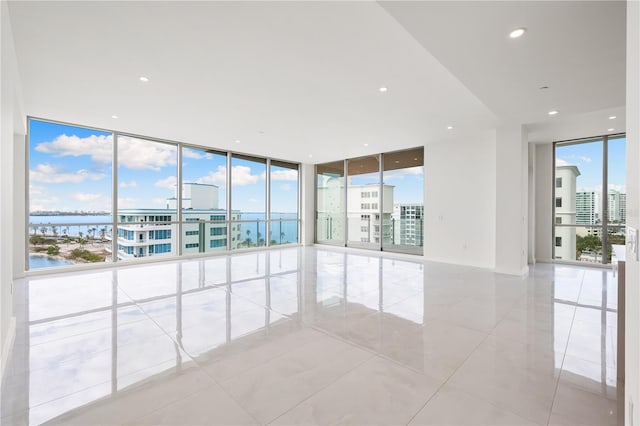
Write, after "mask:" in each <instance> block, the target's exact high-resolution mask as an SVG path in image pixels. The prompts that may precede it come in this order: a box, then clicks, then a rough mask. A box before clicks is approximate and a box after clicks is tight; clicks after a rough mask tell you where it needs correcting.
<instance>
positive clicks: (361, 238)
mask: <svg viewBox="0 0 640 426" xmlns="http://www.w3.org/2000/svg"><path fill="white" fill-rule="evenodd" d="M381 200H382V196H381V192H380V156H379V155H372V156H368V157H362V158H355V159H351V160H347V245H348V246H351V247H363V248H372V249H377V248H379V247H380V238H381V231H380V225H381V220H380V217H381V216H380V208H381V206H382V204H381ZM388 210H389V211H387V212H385V213H387V214H388V215H390V214H391V211H390V209H388Z"/></svg>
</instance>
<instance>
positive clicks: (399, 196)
mask: <svg viewBox="0 0 640 426" xmlns="http://www.w3.org/2000/svg"><path fill="white" fill-rule="evenodd" d="M423 165H424V148H414V149H409V150H404V151H398V152H391V153H385V154H378V155H371V156H366V157H360V158H354V159H349V160H345V161H337V162H332V163H326V164H318V165H317V166H316V194H317V196H316V242H317V243H321V244H332V245H339V246H349V247H358V248H367V249H372V250H388V251H396V252H402V253H410V254H422V253H423V249H422V247H423V243H424V201H423V200H424V170H423V169H424V167H423ZM345 176H346V180H345Z"/></svg>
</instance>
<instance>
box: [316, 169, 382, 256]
mask: <svg viewBox="0 0 640 426" xmlns="http://www.w3.org/2000/svg"><path fill="white" fill-rule="evenodd" d="M393 189H394V186H393V185H386V184H385V185H383V196H382V199H381V197H380V185H379V184H377V183H375V184H369V185H349V190H348V191H347V193H348V195H347V197H348V198H347V200H346V201H347V206H348V209H347V236H348V240H347V241H349V242H351V243H374V244H375V243H379V242H380V238H381V237H382V238H384V239H386V240H388V239H390V238H391V216H392V214H393ZM317 200H318V201H317V212H318V215H317V231H316V232H317V234H318V239H320V240H343V232H344V226H343V225H342V222H343V220H344V211H345V208H344V203H345V188H344V184H342V179H341V178H335V179H327V180H326V181H325V182H324V184H323V185H322V186H318V194H317ZM380 206H382V218H381V217H380Z"/></svg>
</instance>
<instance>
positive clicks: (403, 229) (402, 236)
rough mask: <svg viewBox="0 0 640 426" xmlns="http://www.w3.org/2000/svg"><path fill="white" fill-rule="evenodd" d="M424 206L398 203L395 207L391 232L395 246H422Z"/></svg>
mask: <svg viewBox="0 0 640 426" xmlns="http://www.w3.org/2000/svg"><path fill="white" fill-rule="evenodd" d="M423 224H424V204H422V203H397V204H394V206H393V216H392V218H391V232H392V235H393V241H392V243H393V244H400V245H411V246H422V244H423V238H424V226H423Z"/></svg>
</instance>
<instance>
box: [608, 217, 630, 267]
mask: <svg viewBox="0 0 640 426" xmlns="http://www.w3.org/2000/svg"><path fill="white" fill-rule="evenodd" d="M626 243H627V240H626V227H624V226H609V229H608V235H607V256H609V257H608V261H609V262H608V263H616V262H617V261H618V256H617V255H616V253H620V254H622V255H624V252H625V244H626Z"/></svg>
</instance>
